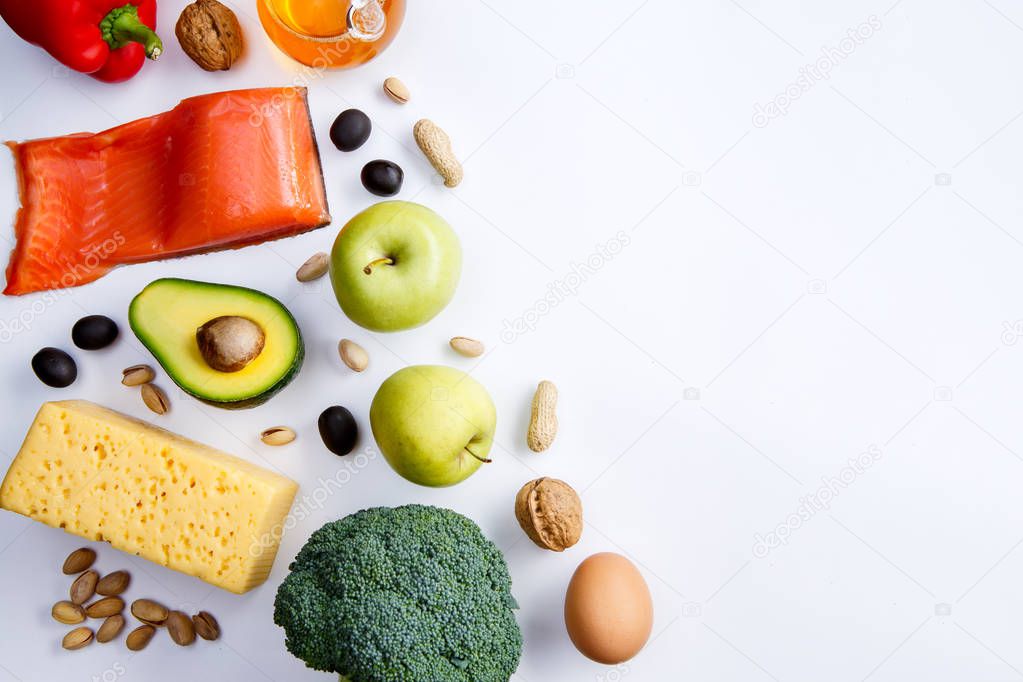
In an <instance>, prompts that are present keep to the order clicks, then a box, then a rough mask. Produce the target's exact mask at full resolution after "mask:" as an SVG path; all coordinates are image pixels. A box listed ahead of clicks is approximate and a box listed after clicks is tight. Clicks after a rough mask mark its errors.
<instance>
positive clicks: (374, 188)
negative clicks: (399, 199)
mask: <svg viewBox="0 0 1023 682" xmlns="http://www.w3.org/2000/svg"><path fill="white" fill-rule="evenodd" d="M404 180H405V172H404V171H403V170H402V169H401V166H399V165H398V164H396V163H395V162H393V161H384V160H383V159H377V160H376V161H370V162H369V163H367V164H366V165H365V166H363V167H362V186H363V187H365V188H366V189H368V190H369V191H370V192H371V193H373V194H375V195H377V196H378V197H393V196H394V195H395V194H397V193H398V192H400V191H401V183H402V182H403V181H404Z"/></svg>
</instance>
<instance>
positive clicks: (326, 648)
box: [274, 505, 522, 682]
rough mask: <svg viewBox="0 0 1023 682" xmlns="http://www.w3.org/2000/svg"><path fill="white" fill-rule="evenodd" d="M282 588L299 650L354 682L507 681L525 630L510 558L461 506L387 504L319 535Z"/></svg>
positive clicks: (282, 606)
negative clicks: (513, 588) (519, 618)
mask: <svg viewBox="0 0 1023 682" xmlns="http://www.w3.org/2000/svg"><path fill="white" fill-rule="evenodd" d="M290 569H291V573H290V574H289V575H288V577H287V578H285V579H284V582H283V583H281V586H280V588H278V590H277V598H276V600H275V602H274V622H275V623H277V624H278V625H280V626H282V627H283V628H284V631H285V634H286V644H287V647H288V651H290V652H291V653H292V654H294V655H295V656H297V657H298V658H300V659H302V660H303V661H305V663H306V665H308V666H309V667H310V668H315V669H316V670H324V671H332V672H337V673H340V674H341V675H342V677H344V678H347V679H348V680H351V682H405V681H410V682H426V681H429V682H448V681H451V682H496V681H499V680H500V681H502V682H505V681H507V680H508V679H509V678H510V677H511V675H512V673H513V672H515V669H516V668H517V667H518V664H519V655H520V654H521V651H522V633H521V632H520V631H519V626H518V623H517V622H516V621H515V614H514V613H513V609H515V608H518V605H517V604H516V603H515V599H514V597H512V594H511V577H510V576H509V574H508V565H507V564H506V563H505V560H504V555H503V554H502V553H501V550H500V549H498V548H497V546H496V545H495V544H494V543H493V542H491V541H490V540H488V539H487V538H486V537H484V535H483V533H482V532H481V531H480V529H479V526H477V525H476V524H475V523H473V522H472V521H471V520H469V519H467V518H466V517H464V516H462V515H461V514H458V513H456V512H453V511H451V510H449V509H441V508H438V507H430V506H424V505H406V506H403V507H396V508H390V507H376V508H373V509H366V510H363V511H360V512H357V513H355V514H352V515H350V516H347V517H345V518H343V519H341V520H339V521H333V522H331V523H328V524H326V525H325V526H323V527H322V528H320V529H319V530H318V531H316V532H315V533H313V534H312V537H310V538H309V541H308V542H307V543H306V545H305V546H304V547H303V548H302V550H301V551H300V552H299V553H298V556H297V557H295V561H294V562H293V563H292V564H291V567H290Z"/></svg>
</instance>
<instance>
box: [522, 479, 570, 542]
mask: <svg viewBox="0 0 1023 682" xmlns="http://www.w3.org/2000/svg"><path fill="white" fill-rule="evenodd" d="M515 518H516V519H518V521H519V525H520V526H522V530H523V531H525V533H526V535H528V536H529V539H530V540H532V541H533V542H534V543H535V544H536V545H537V546H538V547H541V548H543V549H549V550H551V551H554V552H563V551H564V550H566V549H568V548H569V547H571V546H572V545H574V544H575V543H577V542H579V537H580V536H581V535H582V534H583V504H582V501H580V499H579V495H577V494H576V492H575V490H573V489H572V486H570V485H569V484H567V483H565V482H564V481H559V480H558V479H556V478H547V477H544V478H538V479H536V480H533V481H530V482H529V483H527V484H526V485H524V486H522V489H521V490H519V494H518V495H516V496H515Z"/></svg>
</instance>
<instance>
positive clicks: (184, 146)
mask: <svg viewBox="0 0 1023 682" xmlns="http://www.w3.org/2000/svg"><path fill="white" fill-rule="evenodd" d="M7 146H8V147H10V148H11V151H12V152H13V153H14V159H15V166H16V168H17V175H18V190H19V197H20V199H21V208H20V209H19V210H18V215H17V218H16V220H15V226H14V233H15V237H16V239H17V242H16V244H15V247H14V250H13V251H12V253H11V260H10V262H9V263H8V265H7V287H6V288H5V289H4V293H5V294H8V295H17V294H27V293H30V292H33V291H44V290H48V289H60V288H66V287H73V286H78V285H81V284H85V283H87V282H92V281H93V280H96V279H98V278H100V277H102V276H103V275H105V274H106V273H107V272H109V271H110V270H111V269H113V268H114V267H116V266H118V265H121V264H124V263H142V262H145V261H152V260H160V259H163V258H170V257H173V256H183V255H187V254H194V253H204V252H207V251H215V250H219V249H231V248H238V247H241V246H248V245H250V244H258V243H260V242H263V241H267V240H270V239H277V238H280V237H288V236H292V235H296V234H299V233H301V232H305V231H307V230H312V229H315V228H317V227H323V226H324V225H327V224H328V223H330V213H329V212H328V207H327V196H326V190H325V188H324V185H323V172H322V170H321V168H320V156H319V152H318V150H317V147H316V138H315V136H314V134H313V127H312V123H311V121H310V118H309V104H308V101H307V99H306V90H305V88H259V89H252V90H236V91H233V92H221V93H215V94H211V95H200V96H198V97H191V98H189V99H186V100H183V101H182V102H181V103H180V104H178V105H177V106H176V107H174V108H173V109H171V110H170V111H167V112H165V113H162V114H158V115H156V116H151V117H149V118H143V119H140V120H138V121H133V122H131V123H126V124H124V125H121V126H118V127H116V128H111V129H110V130H107V131H105V132H102V133H97V134H95V135H91V134H84V133H83V134H77V135H69V136H66V137H53V138H47V139H40V140H31V141H28V142H22V143H12V142H8V143H7Z"/></svg>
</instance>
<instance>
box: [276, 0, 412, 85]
mask: <svg viewBox="0 0 1023 682" xmlns="http://www.w3.org/2000/svg"><path fill="white" fill-rule="evenodd" d="M256 4H257V7H258V10H259V20H260V22H262V24H263V30H265V31H266V34H267V35H268V36H269V37H270V40H272V41H273V42H274V44H275V45H277V47H279V48H280V49H281V50H283V51H284V52H285V53H286V54H288V55H289V56H291V57H292V58H294V59H296V60H298V61H300V62H302V63H303V64H305V65H307V66H311V67H313V68H318V69H319V68H349V67H352V66H358V65H359V64H364V63H365V62H368V61H369V60H370V59H373V57H375V56H377V55H378V54H380V53H381V52H382V51H383V50H384V48H386V47H387V46H388V45H390V43H391V41H392V40H394V36H395V35H396V34H397V33H398V29H399V28H400V27H401V22H402V20H403V19H404V18H405V0H256Z"/></svg>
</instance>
